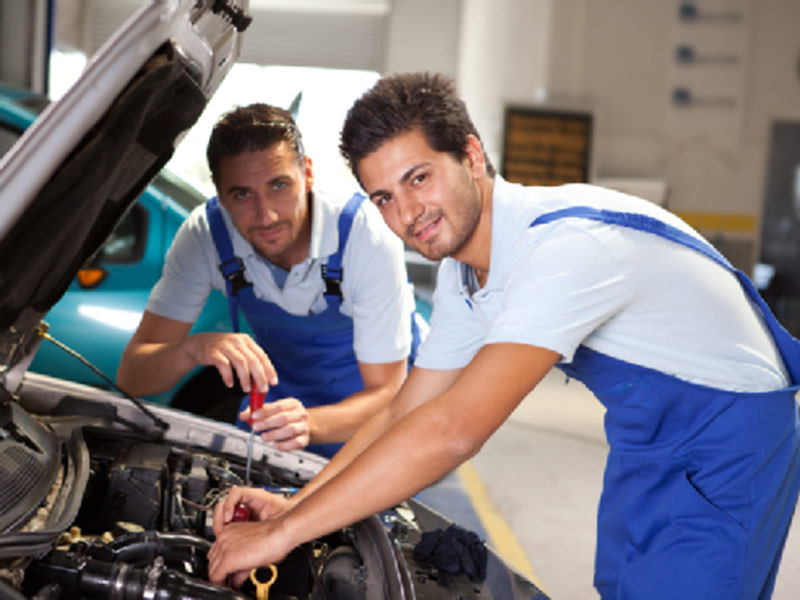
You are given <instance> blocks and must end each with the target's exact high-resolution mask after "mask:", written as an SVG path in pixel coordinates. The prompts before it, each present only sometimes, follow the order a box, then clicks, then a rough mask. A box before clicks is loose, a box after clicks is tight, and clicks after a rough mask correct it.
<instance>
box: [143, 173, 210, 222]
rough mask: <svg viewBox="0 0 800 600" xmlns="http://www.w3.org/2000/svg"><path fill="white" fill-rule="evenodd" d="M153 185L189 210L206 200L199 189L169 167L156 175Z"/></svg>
mask: <svg viewBox="0 0 800 600" xmlns="http://www.w3.org/2000/svg"><path fill="white" fill-rule="evenodd" d="M153 185H154V186H155V187H156V188H158V190H159V191H161V192H163V193H164V194H166V195H167V196H169V197H170V198H172V199H173V200H175V202H177V203H178V204H180V205H181V206H182V207H183V208H185V209H186V210H187V211H189V212H191V211H192V209H193V208H194V207H195V206H198V205H200V204H203V203H204V202H205V201H206V197H205V196H204V195H203V194H201V193H200V192H199V191H198V190H197V189H195V188H194V187H192V186H191V185H189V184H188V183H187V182H186V181H184V180H183V179H181V178H180V177H178V176H177V175H175V174H174V173H171V172H170V171H168V170H167V169H163V170H162V171H161V172H160V173H159V174H158V175H156V178H155V179H154V180H153Z"/></svg>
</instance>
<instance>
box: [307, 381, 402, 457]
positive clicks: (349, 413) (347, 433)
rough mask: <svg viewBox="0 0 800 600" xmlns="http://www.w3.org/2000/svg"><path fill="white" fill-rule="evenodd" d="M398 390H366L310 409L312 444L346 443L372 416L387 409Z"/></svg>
mask: <svg viewBox="0 0 800 600" xmlns="http://www.w3.org/2000/svg"><path fill="white" fill-rule="evenodd" d="M394 394H395V390H394V388H392V389H386V388H379V389H376V390H362V391H360V392H356V393H355V394H352V395H350V396H348V397H347V398H345V399H343V400H341V401H339V402H337V403H336V404H329V405H326V406H316V407H313V408H309V409H308V416H309V426H310V429H311V443H312V444H326V443H330V442H346V441H347V440H349V439H350V438H351V437H352V436H353V434H354V433H355V432H356V431H357V430H358V428H359V427H361V426H362V425H363V424H364V423H365V422H366V421H368V420H369V419H370V418H371V417H372V415H375V414H377V413H378V412H379V411H381V410H382V409H383V408H385V407H386V406H387V405H388V404H389V402H390V401H391V399H392V398H393V397H394Z"/></svg>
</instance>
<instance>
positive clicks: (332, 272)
mask: <svg viewBox="0 0 800 600" xmlns="http://www.w3.org/2000/svg"><path fill="white" fill-rule="evenodd" d="M322 279H323V280H324V281H325V295H326V296H339V298H341V297H342V269H329V268H328V265H322Z"/></svg>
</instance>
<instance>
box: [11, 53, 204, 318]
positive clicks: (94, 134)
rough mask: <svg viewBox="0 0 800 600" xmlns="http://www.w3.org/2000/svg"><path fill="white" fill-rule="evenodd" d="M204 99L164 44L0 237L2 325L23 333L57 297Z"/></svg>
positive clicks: (151, 174)
mask: <svg viewBox="0 0 800 600" xmlns="http://www.w3.org/2000/svg"><path fill="white" fill-rule="evenodd" d="M205 103H206V98H205V96H204V94H203V93H202V90H201V89H200V87H199V86H198V85H197V83H196V82H195V80H194V79H193V77H192V76H191V75H190V72H189V70H188V69H187V67H186V65H184V64H183V62H182V60H181V58H180V55H179V54H178V53H177V52H176V51H175V49H174V48H173V47H172V45H171V44H165V45H164V46H162V47H161V48H160V49H159V50H158V51H157V52H156V53H155V54H154V55H153V56H152V58H151V59H150V60H149V61H148V62H147V63H146V65H145V66H144V67H143V68H142V69H141V71H140V72H139V73H138V75H137V76H136V77H135V78H134V79H133V80H132V81H131V83H130V84H129V85H128V87H127V88H126V89H125V90H124V91H123V92H122V93H121V94H120V95H119V96H118V97H117V99H116V100H115V101H114V103H113V104H112V105H111V107H110V108H109V110H108V111H107V113H106V115H105V116H104V117H103V118H102V119H101V120H100V121H99V122H98V124H97V125H96V126H95V127H94V128H93V129H92V130H91V131H89V132H88V133H87V134H86V135H85V136H84V138H83V139H82V140H81V141H80V143H79V144H78V145H77V147H76V148H75V149H74V150H73V151H72V153H71V154H70V155H69V156H68V157H67V158H66V159H65V160H64V161H63V163H62V164H61V166H60V167H59V168H58V170H57V171H56V172H55V173H54V175H53V177H52V178H51V179H50V180H49V181H48V182H47V184H46V185H45V186H44V188H42V190H41V191H40V192H39V193H38V195H37V196H36V198H35V200H34V201H33V203H32V204H31V206H30V207H28V209H27V210H26V211H25V213H24V214H23V215H22V216H21V219H20V221H19V222H18V223H17V224H16V226H15V227H14V228H13V229H12V230H11V231H10V232H9V234H8V235H7V236H6V237H5V238H4V239H3V240H2V241H0V256H2V257H3V261H2V264H1V265H0V290H2V291H3V293H2V295H1V296H0V329H3V330H5V331H8V330H9V328H10V327H11V328H12V329H16V330H26V329H28V328H29V327H30V326H31V324H32V323H35V322H37V321H38V319H39V318H40V317H41V315H43V314H44V313H46V312H47V311H48V310H49V308H50V307H51V306H52V305H53V304H54V303H55V302H56V301H58V299H59V298H60V297H61V296H62V294H63V293H64V291H65V290H66V289H67V287H68V286H69V284H70V281H71V280H72V278H73V277H74V276H75V273H76V272H77V270H78V269H79V268H80V266H81V265H82V264H83V263H84V262H85V261H86V260H87V259H88V258H90V257H91V256H92V255H93V254H94V253H95V252H97V251H98V250H99V249H100V247H101V246H102V244H103V242H104V241H105V239H106V238H107V237H108V235H109V233H110V232H111V231H112V230H113V228H114V226H115V225H116V224H117V223H118V222H119V220H120V219H121V218H122V216H123V215H124V214H125V211H126V210H127V209H128V208H129V207H130V206H131V205H132V204H133V202H134V201H135V199H136V198H137V197H138V196H139V194H141V192H142V191H143V190H144V188H145V187H146V186H147V184H148V182H149V181H150V180H151V179H152V178H153V177H154V176H155V175H156V173H158V171H159V170H160V169H161V168H162V167H163V166H164V164H165V163H166V162H167V161H168V160H169V158H170V157H171V156H172V152H173V149H174V143H175V140H176V138H177V137H178V136H179V135H180V134H181V133H182V132H183V131H185V130H186V129H188V128H189V127H191V125H192V124H194V122H195V121H196V120H197V118H198V117H199V115H200V113H201V112H202V111H203V108H204V107H205Z"/></svg>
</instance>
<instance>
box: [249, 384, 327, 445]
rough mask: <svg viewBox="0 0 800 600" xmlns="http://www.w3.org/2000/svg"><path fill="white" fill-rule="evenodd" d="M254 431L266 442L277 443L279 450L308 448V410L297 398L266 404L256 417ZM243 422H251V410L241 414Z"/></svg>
mask: <svg viewBox="0 0 800 600" xmlns="http://www.w3.org/2000/svg"><path fill="white" fill-rule="evenodd" d="M253 417H254V420H253V429H254V430H255V431H256V432H263V433H261V434H260V436H261V439H262V440H264V441H265V442H275V447H276V448H277V449H278V450H297V449H298V448H305V447H306V446H308V443H309V440H310V436H311V424H310V418H309V414H308V410H306V407H305V406H303V403H302V402H300V400H298V399H297V398H291V397H289V398H283V399H281V400H276V401H275V402H270V403H268V404H265V405H264V406H263V408H261V409H259V410H257V411H256V412H255V413H254V415H253ZM239 418H240V419H241V420H242V421H245V422H249V420H250V409H249V408H247V409H245V410H243V411H242V412H241V413H240V414H239Z"/></svg>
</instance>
